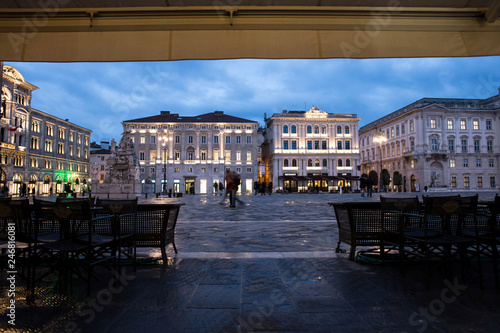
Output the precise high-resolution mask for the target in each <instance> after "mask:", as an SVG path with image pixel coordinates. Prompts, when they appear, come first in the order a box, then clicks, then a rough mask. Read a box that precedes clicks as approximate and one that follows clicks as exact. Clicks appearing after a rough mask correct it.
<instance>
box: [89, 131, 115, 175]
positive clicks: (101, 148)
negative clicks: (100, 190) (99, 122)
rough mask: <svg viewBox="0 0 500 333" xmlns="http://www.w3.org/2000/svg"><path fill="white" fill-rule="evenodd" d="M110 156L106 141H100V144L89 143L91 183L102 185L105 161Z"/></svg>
mask: <svg viewBox="0 0 500 333" xmlns="http://www.w3.org/2000/svg"><path fill="white" fill-rule="evenodd" d="M110 156H111V149H110V145H109V142H108V141H101V144H97V143H95V142H91V143H90V178H91V183H92V184H96V183H100V184H102V183H104V179H105V178H106V160H107V159H108V157H110Z"/></svg>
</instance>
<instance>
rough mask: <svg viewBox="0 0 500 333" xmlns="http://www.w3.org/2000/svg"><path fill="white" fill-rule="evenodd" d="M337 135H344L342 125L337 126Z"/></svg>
mask: <svg viewBox="0 0 500 333" xmlns="http://www.w3.org/2000/svg"><path fill="white" fill-rule="evenodd" d="M337 134H342V127H340V125H339V126H337Z"/></svg>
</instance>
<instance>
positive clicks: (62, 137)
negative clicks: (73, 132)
mask: <svg viewBox="0 0 500 333" xmlns="http://www.w3.org/2000/svg"><path fill="white" fill-rule="evenodd" d="M57 137H58V138H59V139H62V140H64V137H65V135H64V130H63V129H59V130H58V131H57Z"/></svg>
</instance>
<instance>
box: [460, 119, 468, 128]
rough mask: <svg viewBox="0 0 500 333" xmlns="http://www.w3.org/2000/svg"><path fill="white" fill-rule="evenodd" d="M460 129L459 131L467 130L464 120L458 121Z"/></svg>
mask: <svg viewBox="0 0 500 333" xmlns="http://www.w3.org/2000/svg"><path fill="white" fill-rule="evenodd" d="M460 129H461V130H465V129H467V123H466V122H465V120H460Z"/></svg>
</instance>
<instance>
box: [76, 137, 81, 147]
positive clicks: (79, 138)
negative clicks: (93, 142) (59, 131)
mask: <svg viewBox="0 0 500 333" xmlns="http://www.w3.org/2000/svg"><path fill="white" fill-rule="evenodd" d="M76 142H77V143H78V144H79V145H80V144H82V136H81V135H78V138H77V139H76Z"/></svg>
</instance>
